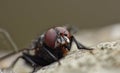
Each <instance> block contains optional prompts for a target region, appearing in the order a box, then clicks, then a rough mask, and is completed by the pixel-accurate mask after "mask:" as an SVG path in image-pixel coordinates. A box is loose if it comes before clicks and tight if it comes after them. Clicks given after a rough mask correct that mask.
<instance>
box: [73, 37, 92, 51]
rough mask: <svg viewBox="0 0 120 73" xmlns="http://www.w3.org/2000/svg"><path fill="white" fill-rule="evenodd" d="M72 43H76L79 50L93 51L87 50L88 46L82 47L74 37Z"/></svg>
mask: <svg viewBox="0 0 120 73" xmlns="http://www.w3.org/2000/svg"><path fill="white" fill-rule="evenodd" d="M72 41H74V42H75V44H76V46H77V48H78V49H85V50H93V49H91V48H87V47H86V46H84V45H82V44H81V43H80V42H78V41H77V40H76V39H75V37H74V36H72Z"/></svg>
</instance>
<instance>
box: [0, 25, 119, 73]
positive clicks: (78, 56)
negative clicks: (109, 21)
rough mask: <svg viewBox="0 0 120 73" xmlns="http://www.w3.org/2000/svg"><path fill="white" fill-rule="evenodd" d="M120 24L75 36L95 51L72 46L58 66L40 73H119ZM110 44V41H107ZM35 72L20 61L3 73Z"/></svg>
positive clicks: (5, 63) (3, 64) (3, 63)
mask: <svg viewBox="0 0 120 73" xmlns="http://www.w3.org/2000/svg"><path fill="white" fill-rule="evenodd" d="M118 28H120V25H119V24H118V25H115V26H109V27H105V28H102V29H95V30H87V31H86V30H85V31H81V32H80V33H78V34H79V35H78V34H77V35H76V38H78V40H79V41H81V42H82V43H83V44H85V45H87V46H89V47H92V48H94V50H93V51H86V50H78V49H77V48H76V46H75V45H74V44H73V46H72V50H71V52H69V53H68V55H67V56H66V57H65V58H63V59H61V60H60V62H61V65H58V63H57V62H56V63H54V64H51V65H49V66H46V67H43V68H41V69H40V70H39V71H38V72H37V73H119V72H120V33H119V31H120V29H118ZM108 41H109V42H108ZM17 56H19V54H17V55H14V57H10V58H7V59H5V60H3V61H0V68H3V67H6V66H8V65H10V64H11V62H12V61H13V60H14V59H15V58H16V57H17ZM31 70H32V69H31V68H30V67H28V66H26V65H25V62H23V60H20V61H19V62H18V63H17V64H16V66H15V68H14V69H13V70H12V69H5V70H3V72H4V73H10V72H12V71H13V72H14V73H28V72H30V71H31Z"/></svg>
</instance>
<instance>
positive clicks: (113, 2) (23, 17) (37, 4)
mask: <svg viewBox="0 0 120 73" xmlns="http://www.w3.org/2000/svg"><path fill="white" fill-rule="evenodd" d="M119 3H120V0H0V28H2V29H5V30H7V31H8V32H9V33H10V35H11V37H12V39H13V40H14V41H15V43H16V44H17V46H18V47H19V48H24V47H27V46H28V45H29V44H30V42H31V40H32V39H34V38H36V37H37V36H38V35H40V34H41V33H43V32H44V31H46V30H47V29H48V28H50V27H53V26H58V25H64V24H69V25H74V26H76V27H78V28H79V29H98V28H101V27H105V26H108V25H113V24H116V23H119V22H120V8H119V7H120V4H119ZM0 38H1V40H2V42H3V43H4V44H2V46H4V47H6V48H8V47H10V45H8V46H6V43H8V42H7V41H4V39H6V38H5V37H4V35H1V36H0ZM0 42H1V41H0ZM8 44H9V43H8ZM4 47H2V48H4ZM0 49H1V48H0Z"/></svg>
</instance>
